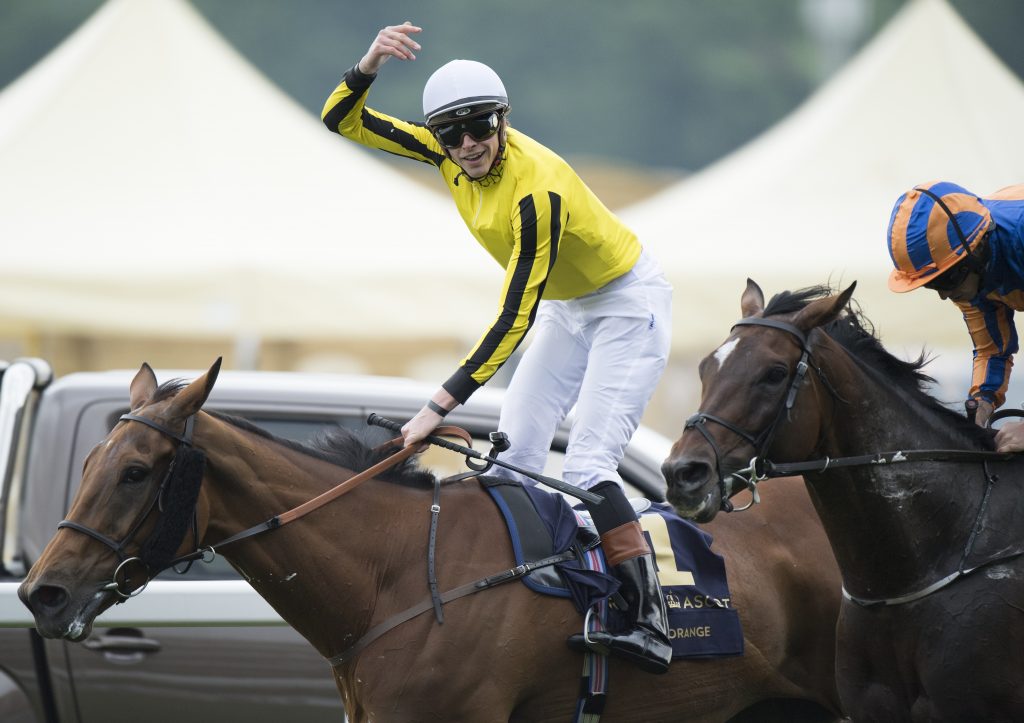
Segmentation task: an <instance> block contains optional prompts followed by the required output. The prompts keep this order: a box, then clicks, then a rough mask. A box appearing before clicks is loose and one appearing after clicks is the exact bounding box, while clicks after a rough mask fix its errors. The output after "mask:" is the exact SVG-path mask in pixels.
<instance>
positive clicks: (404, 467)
mask: <svg viewBox="0 0 1024 723" xmlns="http://www.w3.org/2000/svg"><path fill="white" fill-rule="evenodd" d="M187 384H188V382H187V381H186V380H183V379H171V380H170V381H167V382H164V383H163V384H161V385H160V386H159V387H157V389H156V391H155V392H154V393H153V396H152V397H151V398H150V400H149V402H150V403H151V404H152V403H154V402H159V401H161V400H164V399H169V398H170V397H173V396H174V395H176V394H177V393H178V392H180V391H181V390H182V389H183V388H184V387H185V386H186V385H187ZM208 414H210V416H212V417H215V418H217V419H219V420H221V421H223V422H227V423H228V424H230V425H232V426H234V427H238V428H239V429H242V430H245V431H246V432H250V433H251V434H255V435H256V436H258V437H262V438H263V439H267V440H270V441H272V442H275V443H277V444H280V445H283V446H285V447H288V448H289V449H293V450H295V451H297V452H301V453H302V454H306V455H309V456H311V457H316V458H317V459H322V460H324V461H325V462H330V463H331V464H334V465H337V466H338V467H343V468H344V469H350V470H352V471H354V472H361V471H362V470H364V469H367V468H369V467H372V466H373V465H375V464H377V463H378V462H380V461H381V460H382V459H384V458H385V457H387V456H388V455H390V454H392V453H393V452H394V451H395V449H394V448H384V449H380V450H378V449H376V447H377V446H378V445H380V444H382V443H384V442H386V441H387V440H388V436H387V434H386V433H385V432H384V430H381V429H377V428H370V427H367V428H366V429H364V430H359V431H358V432H356V431H353V430H351V429H348V428H346V427H342V426H340V425H337V426H334V427H328V428H326V429H324V430H322V431H321V432H319V433H318V434H317V436H316V437H315V438H314V439H313V440H311V441H309V442H305V443H304V442H295V441H293V440H290V439H285V438H284V437H278V436H277V435H275V434H272V433H270V432H268V431H267V430H265V429H263V428H262V427H258V426H256V425H255V424H253V423H252V422H250V421H249V420H247V419H243V418H241V417H236V416H233V415H231V414H225V413H223V412H216V411H209V412H208ZM377 479H381V480H384V481H385V482H393V483H396V484H402V485H407V486H411V487H424V486H425V487H430V486H431V485H433V483H434V475H433V473H431V472H429V471H427V470H424V469H422V468H421V467H419V466H418V465H417V464H416V460H415V459H413V458H409V459H407V460H404V461H403V462H401V463H399V464H397V465H395V466H394V467H392V468H391V469H389V470H387V471H385V472H382V473H381V474H380V475H379V476H378V477H377Z"/></svg>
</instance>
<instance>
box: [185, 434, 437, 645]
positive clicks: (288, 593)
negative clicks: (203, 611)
mask: <svg viewBox="0 0 1024 723" xmlns="http://www.w3.org/2000/svg"><path fill="white" fill-rule="evenodd" d="M206 434H207V436H208V437H209V436H210V435H209V433H208V432H207V433H206ZM213 436H214V439H215V441H214V443H213V445H211V446H213V447H215V448H216V451H214V450H212V449H211V450H208V452H207V457H208V462H207V481H208V484H207V485H206V486H205V487H206V489H205V490H204V494H205V495H206V497H207V503H208V510H207V512H208V515H209V521H208V525H207V532H206V534H205V536H204V543H206V544H215V543H216V542H217V541H219V540H222V539H226V538H228V537H230V536H231V535H234V534H236V533H238V532H240V531H242V530H245V529H248V528H250V527H252V526H253V525H256V524H258V523H260V522H263V521H266V520H268V519H270V518H272V517H274V516H276V515H279V514H281V513H284V512H287V511H288V510H290V509H293V508H295V507H297V506H299V505H301V504H302V503H304V502H307V501H308V500H311V499H313V498H314V497H316V496H318V495H319V494H321V493H323V492H325V491H327V490H328V489H330V488H331V487H333V486H334V485H335V484H337V483H339V482H341V481H343V480H344V479H347V478H348V477H350V476H352V472H349V471H346V470H342V469H340V468H338V467H335V466H334V465H331V464H329V463H328V462H325V461H323V460H320V459H317V458H315V457H312V456H308V455H305V454H302V453H301V452H298V451H296V450H293V449H290V448H287V447H285V446H283V445H280V444H277V443H274V442H272V441H268V440H266V439H262V438H259V437H256V436H255V435H252V434H251V433H248V432H245V431H244V430H240V429H237V428H234V427H232V426H231V425H227V424H223V423H222V424H220V425H219V426H218V429H217V431H216V432H215V433H214V435H213ZM367 484H368V485H371V486H372V485H374V484H377V485H379V484H380V483H379V482H377V483H367ZM388 488H389V489H388V492H389V494H387V495H380V494H378V495H370V494H368V493H367V490H366V485H364V486H361V487H357V488H356V489H354V490H353V491H352V492H349V493H347V494H345V495H344V496H342V497H340V498H338V499H336V500H334V501H332V502H330V503H329V504H327V505H326V506H325V507H323V508H321V509H318V510H315V511H313V512H311V513H309V514H308V515H306V516H304V517H301V518H299V519H297V520H295V521H294V522H292V523H290V524H287V525H285V526H282V527H280V528H277V529H273V530H268V531H266V532H262V533H260V534H258V535H256V536H254V537H252V538H250V539H247V540H243V541H240V542H238V543H234V544H232V545H229V546H227V547H225V548H224V549H223V552H222V554H223V555H224V557H226V558H227V559H228V560H229V561H230V562H231V563H232V564H233V565H234V566H235V567H236V568H237V569H238V570H239V571H240V572H241V573H242V574H243V575H244V576H245V577H246V579H247V581H248V582H249V583H250V584H251V585H252V586H253V587H254V588H255V589H256V591H257V592H259V593H260V595H261V596H262V597H264V598H265V599H266V600H267V601H268V602H269V603H270V604H271V605H272V606H273V607H274V608H275V609H276V610H277V611H278V613H279V614H280V615H281V616H282V617H283V618H284V619H285V620H286V621H287V622H288V623H289V624H290V625H292V627H294V628H296V629H297V630H298V631H299V632H300V633H301V634H302V635H304V636H305V637H306V638H307V639H308V640H309V641H310V642H311V643H312V644H313V645H314V646H316V647H317V649H318V650H320V652H321V653H322V654H324V655H325V656H328V655H331V654H335V653H337V652H340V651H341V650H343V649H345V648H346V647H348V645H350V644H351V643H352V642H354V641H355V639H356V638H357V637H358V635H359V634H361V632H362V631H364V630H365V629H366V627H367V624H368V621H369V620H370V618H371V616H372V615H373V611H374V608H375V607H376V605H377V599H378V596H379V594H381V593H382V591H383V592H386V591H387V589H388V582H387V581H388V580H389V579H390V578H391V577H392V575H391V573H390V572H389V570H388V568H387V562H388V561H391V560H396V559H397V560H401V559H403V558H406V557H407V556H408V554H409V553H408V551H406V550H405V549H403V544H405V540H407V539H408V538H407V537H404V536H402V535H396V534H387V530H388V525H389V523H393V521H394V517H395V512H394V509H395V507H396V505H399V504H401V498H403V496H408V495H409V494H412V493H413V492H414V491H413V490H406V489H403V488H401V487H399V486H398V485H388ZM419 492H421V493H422V491H419Z"/></svg>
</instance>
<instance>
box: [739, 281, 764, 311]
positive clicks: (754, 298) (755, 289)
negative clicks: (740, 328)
mask: <svg viewBox="0 0 1024 723" xmlns="http://www.w3.org/2000/svg"><path fill="white" fill-rule="evenodd" d="M740 311H741V312H743V318H744V319H746V318H747V317H748V316H753V315H754V314H760V313H761V312H762V311H764V292H763V291H761V287H760V286H758V285H757V284H756V283H755V282H754V280H753V279H747V288H745V289H744V290H743V296H741V297H740Z"/></svg>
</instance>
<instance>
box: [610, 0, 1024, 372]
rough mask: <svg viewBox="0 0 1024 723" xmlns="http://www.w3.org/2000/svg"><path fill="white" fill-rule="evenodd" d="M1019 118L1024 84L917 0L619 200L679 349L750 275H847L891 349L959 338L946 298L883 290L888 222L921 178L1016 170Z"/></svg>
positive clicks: (733, 307)
mask: <svg viewBox="0 0 1024 723" xmlns="http://www.w3.org/2000/svg"><path fill="white" fill-rule="evenodd" d="M1022 118H1024V85H1022V84H1021V82H1020V80H1019V79H1018V78H1017V77H1015V76H1014V75H1013V74H1012V73H1011V72H1010V71H1009V70H1008V69H1007V68H1006V67H1005V66H1004V65H1003V64H1002V63H1001V62H1000V61H999V60H998V59H997V58H996V57H995V56H994V55H993V54H992V52H991V51H990V50H989V49H988V48H987V47H986V46H985V45H984V44H983V43H982V41H981V40H980V39H979V38H978V37H977V36H976V35H975V34H974V32H973V31H971V29H970V28H969V27H968V26H967V25H966V24H965V23H964V22H963V21H962V20H961V19H960V17H959V16H957V15H956V13H955V12H954V11H953V10H952V9H951V8H950V7H949V5H948V4H947V3H946V2H945V0H911V2H909V3H908V4H907V6H906V7H905V8H904V9H903V10H901V11H900V13H899V14H898V15H897V16H896V17H894V18H893V20H892V21H891V23H890V24H889V25H888V26H887V27H886V28H884V29H883V30H882V32H881V33H880V34H879V35H878V36H877V37H876V38H875V39H874V40H873V41H872V42H871V43H869V44H868V46H867V47H865V48H864V50H863V51H861V53H860V54H859V55H858V56H857V57H855V58H854V59H853V60H852V61H851V62H850V63H849V64H848V65H847V66H846V67H845V68H844V69H843V70H841V71H840V72H839V73H838V74H836V76H835V77H834V78H833V79H832V80H831V81H830V82H828V83H827V84H826V85H825V86H823V87H822V88H821V89H820V90H819V91H818V92H816V93H815V94H814V95H813V96H812V97H811V98H810V99H808V100H807V101H806V102H805V103H804V104H803V105H802V106H801V107H799V108H798V109H797V110H796V111H794V112H793V113H792V114H791V115H790V116H789V117H787V118H786V119H784V120H783V121H782V122H780V123H779V124H778V125H776V126H775V127H773V128H771V129H769V130H768V131H767V132H765V133H764V134H762V135H761V136H760V137H758V138H755V139H754V140H753V141H751V142H750V143H748V144H747V145H746V146H744V147H742V148H741V149H739V150H737V151H735V152H734V153H732V154H730V155H729V156H727V157H725V158H723V159H722V160H720V161H718V162H716V163H715V164H713V165H711V166H709V167H708V168H707V169H705V170H704V171H701V172H699V173H697V174H695V175H694V176H691V177H690V178H688V179H686V180H683V181H681V182H679V183H677V184H675V185H674V186H671V187H669V188H667V189H665V190H664V191H663V192H661V193H660V194H658V195H656V196H654V197H651V198H649V199H647V200H645V201H642V202H640V203H637V204H634V205H632V206H630V207H628V208H627V209H624V210H623V211H622V212H621V213H620V216H621V217H622V218H623V219H624V220H625V221H626V222H627V223H629V224H630V225H631V226H632V227H633V228H634V229H635V230H636V231H637V233H638V234H639V235H640V238H641V239H642V240H643V242H644V243H645V244H647V245H648V246H650V247H651V248H652V250H653V251H654V252H655V254H656V255H657V257H658V258H659V260H660V261H661V263H662V264H663V265H664V266H665V267H666V269H667V271H668V273H669V275H670V276H671V279H672V281H673V283H674V285H675V287H676V303H675V318H676V324H675V327H676V329H675V343H676V347H677V348H679V349H680V350H684V351H686V352H688V353H691V354H692V353H694V352H696V353H705V352H707V351H709V350H710V349H711V346H712V345H714V344H715V343H717V342H718V341H720V340H721V339H724V338H725V336H726V334H727V332H728V327H729V324H730V323H731V322H732V321H734V320H735V319H736V318H738V316H739V297H740V293H741V292H742V290H743V287H744V284H745V280H746V278H747V277H748V276H749V277H752V278H753V279H754V280H755V281H757V282H758V283H760V284H761V286H762V288H763V289H764V291H765V293H766V294H768V295H771V294H773V293H776V292H778V291H782V290H784V289H794V288H799V287H804V286H810V285H814V284H819V283H825V282H831V283H832V284H833V285H843V286H845V285H846V284H848V283H849V282H850V281H853V280H856V281H857V282H858V284H857V293H856V298H857V299H858V300H859V302H860V304H861V306H862V308H863V309H864V311H865V313H866V314H867V316H868V317H869V318H870V319H871V320H872V321H873V322H874V323H875V325H876V327H877V329H878V331H879V332H880V333H881V334H882V338H883V340H884V341H885V342H886V344H887V345H888V346H889V347H890V348H893V347H894V346H895V347H896V348H897V349H898V348H899V345H900V344H904V345H905V347H906V349H907V350H908V351H915V350H916V351H919V350H920V348H921V346H922V345H925V344H926V345H928V346H929V347H935V346H941V345H945V344H949V345H952V346H956V347H958V348H961V349H962V348H963V347H965V346H968V345H969V342H968V340H967V336H966V331H965V330H964V327H963V321H962V320H961V319H960V316H959V314H958V313H957V311H956V309H955V308H953V307H952V305H951V304H948V302H945V303H944V302H940V301H939V300H938V299H937V298H936V296H935V294H934V293H931V292H928V291H918V292H916V293H910V294H903V295H896V294H893V293H891V292H889V291H888V289H887V288H886V278H887V276H888V272H889V270H890V268H891V263H890V261H889V256H888V253H887V250H886V245H885V229H886V225H887V224H888V221H889V213H890V211H891V209H892V205H893V203H894V202H895V200H896V198H897V197H898V196H899V195H900V194H901V193H902V192H903V191H905V190H907V189H908V188H910V187H911V186H913V185H915V184H917V183H921V182H924V181H928V180H931V179H938V178H943V179H946V180H951V181H956V182H958V183H960V184H961V185H964V186H965V187H967V188H969V189H971V190H973V191H974V192H976V193H978V194H981V195H985V194H987V193H989V192H992V191H994V190H996V189H997V188H1001V187H1002V186H1005V185H1009V184H1011V183H1020V182H1022V181H1024V134H1022V133H1021V119H1022ZM682 132H684V133H685V132H686V129H685V128H684V129H682ZM915 353H916V352H915ZM965 364H966V362H965Z"/></svg>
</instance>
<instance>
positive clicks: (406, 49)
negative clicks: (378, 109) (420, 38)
mask: <svg viewBox="0 0 1024 723" xmlns="http://www.w3.org/2000/svg"><path fill="white" fill-rule="evenodd" d="M421 30H422V28H419V27H416V26H415V25H413V24H412V23H410V22H409V21H408V20H406V21H405V22H404V23H402V24H401V25H388V26H386V27H384V28H381V30H380V32H379V33H377V37H376V38H374V39H373V42H372V43H370V49H369V50H367V51H366V55H364V56H363V57H362V58H361V59H360V60H359V70H360V71H361V72H363V73H365V74H366V75H376V74H377V71H378V70H380V66H382V65H384V63H386V62H387V60H388V58H391V57H395V58H398V59H399V60H416V55H415V54H414V53H413V51H414V50H419V49H420V45H419V43H417V42H416V41H415V40H413V39H412V38H411V37H410V35H411V34H412V33H418V32H420V31H421Z"/></svg>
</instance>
